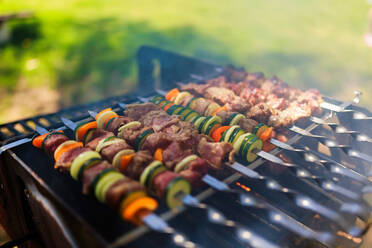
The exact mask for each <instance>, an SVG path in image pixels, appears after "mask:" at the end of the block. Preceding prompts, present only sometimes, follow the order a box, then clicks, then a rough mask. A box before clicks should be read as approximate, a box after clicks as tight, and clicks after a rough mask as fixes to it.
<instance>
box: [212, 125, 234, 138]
mask: <svg viewBox="0 0 372 248" xmlns="http://www.w3.org/2000/svg"><path fill="white" fill-rule="evenodd" d="M230 127H231V126H222V127H219V128H217V129H216V130H214V131H213V133H212V139H213V140H214V141H215V142H219V141H220V139H221V136H222V134H223V132H225V131H226V130H227V129H229V128H230Z"/></svg>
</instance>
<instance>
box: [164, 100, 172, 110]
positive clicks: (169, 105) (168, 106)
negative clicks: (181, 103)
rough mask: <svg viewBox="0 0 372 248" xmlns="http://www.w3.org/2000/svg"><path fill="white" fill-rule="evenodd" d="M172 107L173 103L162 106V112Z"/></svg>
mask: <svg viewBox="0 0 372 248" xmlns="http://www.w3.org/2000/svg"><path fill="white" fill-rule="evenodd" d="M173 105H174V103H173V102H171V103H168V104H167V105H165V106H164V108H163V110H164V111H167V110H168V109H169V108H170V107H171V106H173Z"/></svg>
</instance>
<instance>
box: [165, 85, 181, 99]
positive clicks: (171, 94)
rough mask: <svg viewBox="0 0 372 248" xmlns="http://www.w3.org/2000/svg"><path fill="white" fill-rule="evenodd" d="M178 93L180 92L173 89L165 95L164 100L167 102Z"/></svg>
mask: <svg viewBox="0 0 372 248" xmlns="http://www.w3.org/2000/svg"><path fill="white" fill-rule="evenodd" d="M179 93H180V91H179V90H178V89H177V88H174V89H172V90H170V91H169V92H168V93H167V95H166V96H165V99H167V100H168V101H171V99H172V98H173V97H175V96H177V95H178V94H179Z"/></svg>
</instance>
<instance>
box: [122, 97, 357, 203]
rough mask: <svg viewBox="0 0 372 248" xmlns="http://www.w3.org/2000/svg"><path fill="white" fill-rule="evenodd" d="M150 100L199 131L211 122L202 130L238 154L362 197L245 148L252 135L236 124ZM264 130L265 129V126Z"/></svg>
mask: <svg viewBox="0 0 372 248" xmlns="http://www.w3.org/2000/svg"><path fill="white" fill-rule="evenodd" d="M151 101H152V102H154V103H155V104H157V105H158V106H160V105H161V106H162V108H163V109H165V108H167V106H170V107H168V108H167V109H166V112H167V113H168V114H174V113H175V114H180V116H181V117H182V118H183V119H184V120H187V121H191V122H193V123H194V124H195V126H196V127H197V128H198V130H199V132H200V131H201V132H203V130H206V131H207V130H208V129H209V127H208V124H209V123H211V124H209V125H210V126H213V125H214V126H217V127H216V128H215V129H214V130H213V129H212V131H210V132H205V131H204V133H205V134H211V135H212V137H213V136H215V140H225V141H229V142H231V143H233V145H234V150H235V151H236V152H237V153H238V154H239V155H244V156H247V158H249V156H250V157H252V159H254V156H253V155H259V156H260V157H262V158H264V159H266V160H269V161H271V162H274V163H277V164H281V165H283V166H286V167H288V168H290V169H291V170H292V171H294V172H295V174H296V175H297V176H299V177H301V178H305V179H309V180H310V181H311V182H312V183H314V184H316V185H319V186H320V187H322V188H323V189H325V190H327V191H334V192H336V193H338V194H340V195H343V196H346V197H348V198H351V199H353V200H360V199H361V198H362V195H359V194H357V193H355V192H353V191H350V190H348V189H345V188H343V187H340V186H338V185H336V184H334V183H333V182H332V181H330V179H328V178H327V177H325V178H323V177H320V176H314V175H312V174H311V173H310V172H309V171H307V170H305V169H304V168H303V167H302V166H298V165H296V164H290V163H285V162H284V161H283V160H282V159H280V158H278V157H276V156H273V155H271V154H269V153H266V152H263V151H258V152H257V150H255V149H256V148H259V147H254V146H253V147H252V149H251V150H249V149H247V148H251V147H250V146H249V138H250V137H252V136H253V135H251V134H249V133H247V134H244V131H243V130H242V129H241V128H239V126H236V125H234V126H221V125H220V124H219V123H220V119H219V118H217V117H216V116H210V117H203V116H201V115H198V114H194V113H196V112H195V111H192V110H191V109H189V108H187V107H183V106H181V105H177V104H172V103H170V102H169V101H167V100H165V99H164V100H163V98H162V97H160V96H158V97H154V98H153V99H152V100H151ZM163 102H164V103H163ZM122 107H124V106H122ZM190 113H191V114H190ZM189 116H193V117H192V118H191V119H190V118H189ZM241 118H243V117H241ZM228 119H231V120H234V119H235V117H233V118H228ZM199 120H202V121H199ZM206 120H207V121H206ZM213 123H215V124H213ZM233 124H234V123H233ZM263 127H264V126H262V125H257V127H256V128H255V130H260V129H262V128H263ZM220 130H221V131H220ZM265 130H267V128H266V129H265ZM265 130H263V131H262V132H261V133H265ZM219 132H220V133H219ZM216 133H217V134H216ZM253 137H254V136H253ZM256 140H257V138H256ZM239 147H240V148H239ZM242 147H245V148H244V149H242ZM249 151H250V152H249ZM244 152H249V153H247V155H245V154H244ZM242 153H243V154H242ZM247 161H248V162H250V160H249V159H247ZM332 179H333V177H332Z"/></svg>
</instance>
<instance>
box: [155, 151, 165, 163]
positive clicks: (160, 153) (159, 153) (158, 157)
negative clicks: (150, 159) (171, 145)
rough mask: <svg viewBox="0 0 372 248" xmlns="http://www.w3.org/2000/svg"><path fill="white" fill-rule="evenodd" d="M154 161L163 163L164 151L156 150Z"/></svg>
mask: <svg viewBox="0 0 372 248" xmlns="http://www.w3.org/2000/svg"><path fill="white" fill-rule="evenodd" d="M154 160H158V161H163V149H161V148H158V149H156V151H155V153H154Z"/></svg>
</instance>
